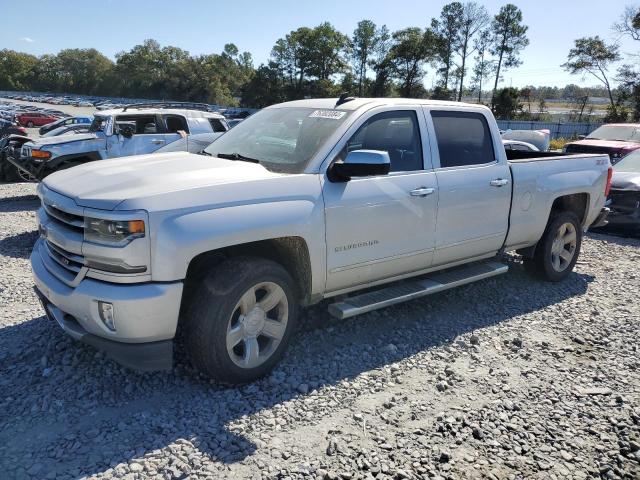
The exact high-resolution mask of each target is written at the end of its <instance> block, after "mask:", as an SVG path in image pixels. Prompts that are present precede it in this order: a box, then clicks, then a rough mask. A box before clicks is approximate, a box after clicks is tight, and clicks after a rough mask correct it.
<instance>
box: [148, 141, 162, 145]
mask: <svg viewBox="0 0 640 480" xmlns="http://www.w3.org/2000/svg"><path fill="white" fill-rule="evenodd" d="M151 143H153V144H154V145H161V144H163V143H164V140H151Z"/></svg>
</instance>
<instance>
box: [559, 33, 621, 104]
mask: <svg viewBox="0 0 640 480" xmlns="http://www.w3.org/2000/svg"><path fill="white" fill-rule="evenodd" d="M618 60H620V53H619V47H618V46H617V45H615V44H607V43H605V41H604V40H602V39H601V38H600V37H599V36H595V37H583V38H579V39H577V40H575V46H574V47H573V48H572V49H571V50H570V51H569V54H568V55H567V62H566V63H564V64H562V67H563V68H564V69H565V70H567V71H568V72H569V73H571V74H572V75H575V74H582V75H584V74H587V73H588V74H590V75H593V76H594V77H595V78H597V79H598V81H600V82H601V83H602V84H603V85H604V86H605V88H606V89H607V94H608V95H609V101H610V108H611V109H612V110H615V109H616V106H615V101H614V99H613V93H612V92H611V84H610V82H609V77H608V70H609V67H610V66H611V64H612V63H615V62H617V61H618Z"/></svg>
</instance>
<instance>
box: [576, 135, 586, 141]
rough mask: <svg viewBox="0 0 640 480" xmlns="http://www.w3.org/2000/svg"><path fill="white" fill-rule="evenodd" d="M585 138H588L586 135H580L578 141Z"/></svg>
mask: <svg viewBox="0 0 640 480" xmlns="http://www.w3.org/2000/svg"><path fill="white" fill-rule="evenodd" d="M585 138H587V136H586V135H578V140H584V139H585Z"/></svg>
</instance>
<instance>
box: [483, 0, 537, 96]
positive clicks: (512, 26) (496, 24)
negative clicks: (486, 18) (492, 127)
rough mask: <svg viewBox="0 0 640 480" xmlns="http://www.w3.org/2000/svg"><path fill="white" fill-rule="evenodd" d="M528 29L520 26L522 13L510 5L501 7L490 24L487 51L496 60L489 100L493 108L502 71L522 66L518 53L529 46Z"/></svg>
mask: <svg viewBox="0 0 640 480" xmlns="http://www.w3.org/2000/svg"><path fill="white" fill-rule="evenodd" d="M528 29H529V27H527V26H526V25H523V24H522V11H520V9H519V8H518V7H516V6H515V5H513V4H511V3H508V4H507V5H505V6H504V7H502V8H501V9H500V12H498V14H497V15H496V16H495V17H494V18H493V21H492V22H491V31H492V35H491V44H490V47H489V51H490V52H491V54H492V55H493V56H495V57H497V58H498V59H497V61H496V69H495V74H496V78H495V82H494V84H493V95H492V100H491V104H492V105H493V106H495V102H494V97H495V96H496V91H497V89H498V82H499V80H500V73H501V72H502V69H505V70H506V69H507V68H514V67H517V66H519V65H521V64H522V61H521V60H520V53H521V52H522V50H523V49H524V48H525V47H526V46H527V45H529V39H528V38H527V30H528Z"/></svg>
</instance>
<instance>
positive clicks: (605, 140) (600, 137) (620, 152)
mask: <svg viewBox="0 0 640 480" xmlns="http://www.w3.org/2000/svg"><path fill="white" fill-rule="evenodd" d="M638 148H640V124H638V123H610V124H607V125H602V126H601V127H598V128H596V129H595V130H594V131H593V132H591V133H590V134H589V135H587V136H586V137H584V138H582V139H581V140H577V141H575V142H569V143H567V144H565V146H564V148H563V151H564V152H566V153H607V154H609V157H610V158H611V164H612V165H615V164H616V163H617V162H619V161H620V159H621V158H624V156H625V155H628V154H629V153H631V152H633V151H634V150H636V149H638Z"/></svg>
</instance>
